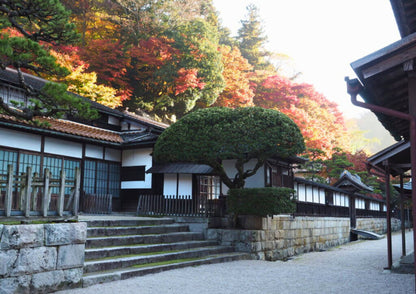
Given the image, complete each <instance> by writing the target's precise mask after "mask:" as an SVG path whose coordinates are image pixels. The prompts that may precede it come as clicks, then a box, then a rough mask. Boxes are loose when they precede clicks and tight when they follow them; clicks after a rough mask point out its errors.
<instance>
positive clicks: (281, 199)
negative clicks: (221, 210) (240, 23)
mask: <svg viewBox="0 0 416 294" xmlns="http://www.w3.org/2000/svg"><path fill="white" fill-rule="evenodd" d="M294 193H295V190H293V189H290V188H283V187H279V188H245V189H230V190H229V191H228V196H227V210H228V213H230V214H233V215H234V218H235V219H236V218H237V217H238V216H239V215H256V216H263V217H265V216H268V215H275V214H282V213H294V212H295V211H296V201H295V199H294Z"/></svg>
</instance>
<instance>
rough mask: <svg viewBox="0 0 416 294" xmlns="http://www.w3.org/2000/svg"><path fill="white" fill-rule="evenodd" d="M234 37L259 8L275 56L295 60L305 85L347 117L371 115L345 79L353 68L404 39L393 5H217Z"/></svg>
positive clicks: (330, 1)
mask: <svg viewBox="0 0 416 294" xmlns="http://www.w3.org/2000/svg"><path fill="white" fill-rule="evenodd" d="M213 2H214V5H215V7H216V9H217V10H218V11H219V13H220V18H221V21H222V24H223V25H224V26H225V27H228V28H229V29H230V30H231V32H232V35H233V36H236V35H237V31H238V29H239V28H240V27H241V22H240V21H241V20H242V19H245V17H246V15H247V10H246V7H247V5H249V4H250V3H253V4H255V5H256V6H257V7H258V8H259V14H260V18H261V21H262V24H263V29H264V33H265V35H266V36H267V37H268V42H267V43H266V48H267V49H268V50H269V51H272V52H277V53H280V54H285V55H288V56H290V57H291V59H292V60H293V63H294V66H295V68H296V70H297V71H300V72H302V76H301V80H299V81H302V82H307V83H310V84H313V85H314V86H315V89H316V90H317V91H318V92H321V93H322V94H324V95H325V96H326V98H328V99H329V100H331V101H335V102H336V103H337V104H338V105H339V109H340V110H341V111H342V112H343V113H344V116H345V117H346V118H356V117H359V116H360V115H362V113H363V112H365V111H367V110H364V109H361V108H359V107H356V106H353V105H352V104H351V102H350V100H349V99H350V97H349V95H348V94H347V92H346V85H345V81H344V78H345V76H349V77H350V78H356V76H355V74H354V72H353V71H352V69H351V67H350V63H351V62H353V61H355V60H357V59H360V58H362V57H364V56H366V55H368V54H370V53H372V52H374V51H377V50H379V49H381V48H383V47H386V46H387V45H389V44H391V43H393V42H395V41H397V40H399V39H400V35H399V31H398V29H397V24H396V21H395V19H394V15H393V11H392V8H391V5H390V1H389V0H349V1H337V0H314V1H311V0H213Z"/></svg>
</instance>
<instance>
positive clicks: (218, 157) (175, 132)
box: [153, 107, 305, 188]
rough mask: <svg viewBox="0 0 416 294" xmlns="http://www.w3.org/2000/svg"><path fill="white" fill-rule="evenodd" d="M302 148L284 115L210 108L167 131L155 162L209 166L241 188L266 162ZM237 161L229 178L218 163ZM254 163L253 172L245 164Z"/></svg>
mask: <svg viewBox="0 0 416 294" xmlns="http://www.w3.org/2000/svg"><path fill="white" fill-rule="evenodd" d="M304 148H305V145H304V142H303V137H302V135H301V133H300V131H299V128H298V127H297V125H296V124H295V123H294V122H293V121H292V120H291V119H290V118H288V117H287V116H286V115H284V114H282V113H280V112H278V111H276V110H271V109H263V108H259V107H246V108H236V109H229V108H220V107H213V108H207V109H202V110H198V111H195V112H192V113H190V114H188V115H186V116H185V117H183V118H182V119H181V120H179V121H178V122H176V123H175V124H173V125H171V126H170V127H169V128H167V129H166V130H165V131H164V132H163V133H162V135H161V136H159V138H158V140H157V142H156V145H155V148H154V153H153V155H154V159H155V160H156V162H160V163H167V162H189V163H199V164H207V165H209V166H211V167H212V168H213V169H214V171H215V172H216V173H217V174H218V175H219V176H220V177H221V180H222V181H223V182H224V183H225V184H226V185H227V186H228V187H230V188H241V187H243V186H244V183H245V179H246V178H248V177H250V176H252V175H254V174H255V173H256V172H257V170H258V169H259V168H260V167H261V166H263V164H264V162H265V160H266V159H268V158H270V157H274V156H278V157H281V158H286V157H289V156H295V155H297V154H299V153H301V152H302V151H303V150H304ZM226 159H235V168H236V170H237V175H236V176H235V177H234V179H230V178H229V177H228V175H227V174H226V172H225V170H224V167H223V166H222V161H223V160H226ZM252 159H254V160H256V161H257V164H256V166H255V167H254V168H253V169H247V170H245V169H244V164H246V163H248V162H249V161H250V160H252Z"/></svg>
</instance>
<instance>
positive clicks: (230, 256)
mask: <svg viewBox="0 0 416 294" xmlns="http://www.w3.org/2000/svg"><path fill="white" fill-rule="evenodd" d="M244 259H251V257H250V255H249V254H247V253H241V252H232V253H225V254H217V255H214V256H206V257H202V258H198V259H195V260H189V261H180V260H178V261H177V262H175V261H174V260H173V261H172V262H171V263H169V264H164V265H154V264H153V265H152V264H148V265H147V266H143V267H129V268H124V269H121V270H112V271H105V272H96V273H90V274H86V275H84V276H83V279H82V281H83V282H82V283H83V287H88V286H91V285H94V284H98V283H106V282H112V281H118V280H125V279H129V278H133V277H138V276H143V275H147V274H152V273H158V272H162V271H167V270H172V269H178V268H184V267H189V266H198V265H204V264H214V263H220V262H230V261H235V260H244Z"/></svg>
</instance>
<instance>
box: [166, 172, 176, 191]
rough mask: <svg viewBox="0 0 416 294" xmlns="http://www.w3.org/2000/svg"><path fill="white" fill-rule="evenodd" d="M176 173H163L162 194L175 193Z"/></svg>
mask: <svg viewBox="0 0 416 294" xmlns="http://www.w3.org/2000/svg"><path fill="white" fill-rule="evenodd" d="M176 183H177V178H176V174H164V179H163V195H165V196H169V195H176Z"/></svg>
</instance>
